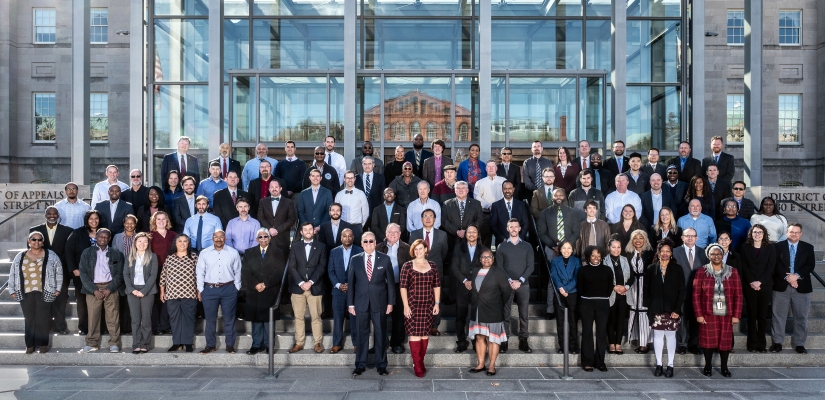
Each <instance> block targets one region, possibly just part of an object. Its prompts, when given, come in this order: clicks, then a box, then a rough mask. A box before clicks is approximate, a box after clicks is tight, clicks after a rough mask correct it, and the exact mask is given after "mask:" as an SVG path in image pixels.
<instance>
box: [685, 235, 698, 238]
mask: <svg viewBox="0 0 825 400" xmlns="http://www.w3.org/2000/svg"><path fill="white" fill-rule="evenodd" d="M682 237H686V238H695V237H696V235H682Z"/></svg>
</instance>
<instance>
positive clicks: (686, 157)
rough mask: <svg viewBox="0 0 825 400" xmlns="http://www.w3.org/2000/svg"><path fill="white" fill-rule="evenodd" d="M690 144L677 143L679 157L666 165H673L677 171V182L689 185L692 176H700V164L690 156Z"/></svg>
mask: <svg viewBox="0 0 825 400" xmlns="http://www.w3.org/2000/svg"><path fill="white" fill-rule="evenodd" d="M690 152H691V148H690V143H688V142H684V141H683V142H682V143H679V156H678V157H673V158H671V159H670V160H668V161H667V164H668V165H675V166H676V168H678V169H679V180H680V181H682V182H685V183H690V180H691V179H692V178H693V177H694V176H699V175H702V163H701V162H700V161H699V160H697V159H695V158H693V157H691V156H690Z"/></svg>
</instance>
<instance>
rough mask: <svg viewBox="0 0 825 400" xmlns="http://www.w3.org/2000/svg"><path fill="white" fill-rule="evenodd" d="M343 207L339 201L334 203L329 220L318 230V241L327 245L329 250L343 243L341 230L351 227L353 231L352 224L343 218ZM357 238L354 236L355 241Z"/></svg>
mask: <svg viewBox="0 0 825 400" xmlns="http://www.w3.org/2000/svg"><path fill="white" fill-rule="evenodd" d="M342 210H343V207H342V206H341V204H339V203H332V204H331V205H330V206H329V221H326V222H324V223H322V224H321V225H320V231H318V241H319V242H321V243H323V244H324V246H327V249H328V250H332V249H334V248H336V247H338V246H340V245H341V243H342V242H341V240H342V239H343V238H342V237H341V232H343V231H344V229H349V230H350V232H352V224H350V223H349V222H347V221H344V220H342V219H341V211H342ZM354 241H355V238H353V242H354Z"/></svg>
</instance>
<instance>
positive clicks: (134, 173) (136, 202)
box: [120, 169, 149, 212]
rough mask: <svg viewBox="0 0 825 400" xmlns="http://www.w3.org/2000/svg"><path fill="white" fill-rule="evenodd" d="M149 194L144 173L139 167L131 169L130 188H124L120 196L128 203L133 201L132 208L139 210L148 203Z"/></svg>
mask: <svg viewBox="0 0 825 400" xmlns="http://www.w3.org/2000/svg"><path fill="white" fill-rule="evenodd" d="M148 194H149V188H148V187H146V185H144V184H143V173H142V172H140V170H139V169H133V170H131V171H129V189H126V190H124V191H123V192H122V193H121V195H120V198H122V199H123V200H124V201H125V202H127V203H131V204H132V208H134V209H135V211H136V212H137V210H140V208H141V207H143V205H144V203H146V196H147V195H148Z"/></svg>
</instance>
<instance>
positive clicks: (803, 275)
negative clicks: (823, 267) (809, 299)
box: [773, 240, 816, 293]
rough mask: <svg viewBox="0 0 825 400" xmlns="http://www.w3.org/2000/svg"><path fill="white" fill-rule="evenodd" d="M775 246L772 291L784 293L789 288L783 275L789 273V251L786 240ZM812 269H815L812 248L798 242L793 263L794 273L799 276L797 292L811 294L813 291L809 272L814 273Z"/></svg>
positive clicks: (809, 245)
mask: <svg viewBox="0 0 825 400" xmlns="http://www.w3.org/2000/svg"><path fill="white" fill-rule="evenodd" d="M775 246H776V268H775V269H774V274H773V290H774V291H777V292H784V291H785V289H786V288H787V287H788V286H789V285H788V282H787V281H786V280H785V275H786V274H789V273H790V272H791V249H790V248H789V247H788V241H787V240H782V241H779V242H776V245H775ZM814 267H816V259H815V257H814V246H812V245H811V244H810V243H807V242H803V241H801V240H800V241H799V242H798V243H797V244H796V261H794V272H795V273H796V274H797V275H799V280H798V281H797V282H798V286H797V288H796V291H797V292H799V293H811V292H812V291H813V285H811V272H813V271H814Z"/></svg>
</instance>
